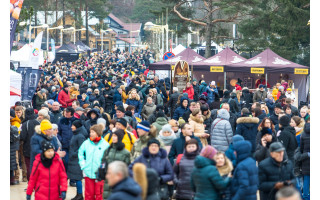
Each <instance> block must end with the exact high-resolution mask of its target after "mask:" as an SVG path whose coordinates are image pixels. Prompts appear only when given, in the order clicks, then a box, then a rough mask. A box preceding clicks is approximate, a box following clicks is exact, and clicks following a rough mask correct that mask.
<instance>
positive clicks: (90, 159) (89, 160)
mask: <svg viewBox="0 0 320 200" xmlns="http://www.w3.org/2000/svg"><path fill="white" fill-rule="evenodd" d="M108 147H109V144H108V143H107V142H106V141H105V140H103V139H101V140H100V141H99V142H98V143H94V142H93V141H91V140H90V138H89V139H87V140H86V141H84V142H83V143H82V145H81V146H80V149H79V151H78V158H79V165H80V168H81V170H82V171H83V173H84V176H85V177H88V178H91V179H96V178H97V177H96V171H97V170H98V168H99V167H100V165H101V159H102V156H103V153H104V151H105V150H106V149H107V148H108Z"/></svg>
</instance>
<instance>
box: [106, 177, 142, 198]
mask: <svg viewBox="0 0 320 200" xmlns="http://www.w3.org/2000/svg"><path fill="white" fill-rule="evenodd" d="M141 192H142V190H141V188H140V186H139V185H138V184H137V183H136V182H135V181H134V180H133V179H132V178H131V177H127V178H125V179H124V180H122V181H120V182H119V183H117V184H116V185H114V186H113V187H112V193H111V195H110V196H109V198H108V200H120V199H128V200H129V199H130V200H141Z"/></svg>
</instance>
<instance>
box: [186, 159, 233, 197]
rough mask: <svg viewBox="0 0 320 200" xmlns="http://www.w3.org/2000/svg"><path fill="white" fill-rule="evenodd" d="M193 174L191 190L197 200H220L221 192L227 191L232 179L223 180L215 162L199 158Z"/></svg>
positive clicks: (195, 163)
mask: <svg viewBox="0 0 320 200" xmlns="http://www.w3.org/2000/svg"><path fill="white" fill-rule="evenodd" d="M194 166H195V167H194V169H193V171H192V173H191V188H192V190H193V191H194V192H195V198H194V199H195V200H206V199H211V200H218V199H220V196H219V191H220V190H223V189H225V188H226V187H227V186H228V184H229V183H230V178H226V179H223V178H222V177H221V176H220V174H219V171H218V170H217V168H216V166H215V161H213V160H211V159H208V158H206V157H202V156H197V157H196V159H195V161H194Z"/></svg>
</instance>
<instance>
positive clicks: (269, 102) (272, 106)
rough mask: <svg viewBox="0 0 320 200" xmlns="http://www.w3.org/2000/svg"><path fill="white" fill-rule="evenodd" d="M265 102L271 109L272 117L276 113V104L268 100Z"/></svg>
mask: <svg viewBox="0 0 320 200" xmlns="http://www.w3.org/2000/svg"><path fill="white" fill-rule="evenodd" d="M265 102H266V105H267V107H268V109H269V114H270V116H271V115H272V114H273V113H274V107H275V103H274V102H273V101H272V100H271V99H266V100H265Z"/></svg>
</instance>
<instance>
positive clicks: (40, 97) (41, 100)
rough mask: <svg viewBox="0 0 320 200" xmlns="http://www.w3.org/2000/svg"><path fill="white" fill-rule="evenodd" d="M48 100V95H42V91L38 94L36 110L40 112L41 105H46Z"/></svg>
mask: <svg viewBox="0 0 320 200" xmlns="http://www.w3.org/2000/svg"><path fill="white" fill-rule="evenodd" d="M46 100H47V96H46V95H43V94H41V91H39V92H37V95H36V105H35V109H37V110H40V109H41V105H42V104H44V102H45V101H46Z"/></svg>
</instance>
